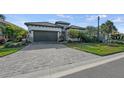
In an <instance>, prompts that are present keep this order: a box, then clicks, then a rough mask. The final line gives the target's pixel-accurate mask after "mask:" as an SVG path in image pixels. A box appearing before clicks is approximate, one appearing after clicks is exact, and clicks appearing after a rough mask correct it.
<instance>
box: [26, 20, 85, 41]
mask: <svg viewBox="0 0 124 93" xmlns="http://www.w3.org/2000/svg"><path fill="white" fill-rule="evenodd" d="M25 25H26V26H27V27H28V30H29V39H30V41H31V42H40V41H61V39H62V40H63V41H67V40H68V39H69V37H68V33H67V31H68V29H78V30H84V28H82V27H78V26H74V25H71V26H70V23H68V22H64V21H57V22H55V24H54V23H49V22H26V23H25Z"/></svg>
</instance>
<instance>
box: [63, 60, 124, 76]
mask: <svg viewBox="0 0 124 93" xmlns="http://www.w3.org/2000/svg"><path fill="white" fill-rule="evenodd" d="M62 78H124V58H122V59H119V60H116V61H113V62H110V63H106V64H103V65H100V66H97V67H93V68H90V69H86V70H83V71H79V72H76V73H73V74H70V75H67V76H64V77H62Z"/></svg>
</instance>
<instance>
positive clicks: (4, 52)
mask: <svg viewBox="0 0 124 93" xmlns="http://www.w3.org/2000/svg"><path fill="white" fill-rule="evenodd" d="M20 49H22V47H19V48H4V46H0V57H2V56H6V55H9V54H12V53H15V52H17V51H19V50H20Z"/></svg>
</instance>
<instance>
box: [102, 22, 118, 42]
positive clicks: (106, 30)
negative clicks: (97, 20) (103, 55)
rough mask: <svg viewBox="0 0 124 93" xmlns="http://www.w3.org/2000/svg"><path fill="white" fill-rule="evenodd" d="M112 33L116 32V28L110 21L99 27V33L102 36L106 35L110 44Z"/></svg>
mask: <svg viewBox="0 0 124 93" xmlns="http://www.w3.org/2000/svg"><path fill="white" fill-rule="evenodd" d="M113 31H117V28H116V26H115V25H114V23H113V22H112V21H110V20H107V21H106V22H105V23H103V24H102V25H101V33H102V34H104V35H105V34H107V42H110V39H111V35H112V32H113Z"/></svg>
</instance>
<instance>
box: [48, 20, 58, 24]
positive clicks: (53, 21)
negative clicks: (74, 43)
mask: <svg viewBox="0 0 124 93" xmlns="http://www.w3.org/2000/svg"><path fill="white" fill-rule="evenodd" d="M48 21H49V22H52V23H55V22H56V21H57V20H56V19H49V20H48Z"/></svg>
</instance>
